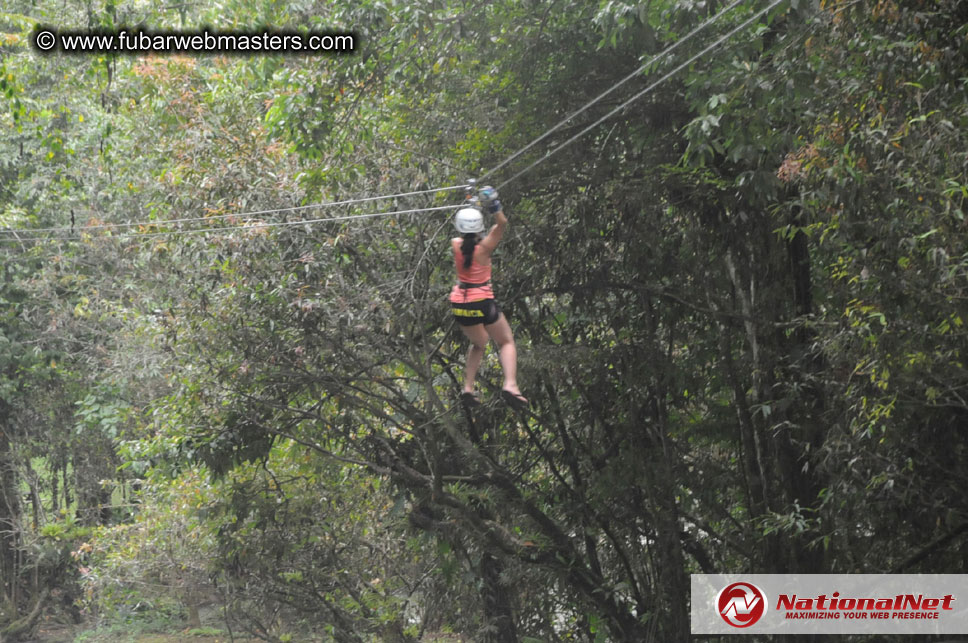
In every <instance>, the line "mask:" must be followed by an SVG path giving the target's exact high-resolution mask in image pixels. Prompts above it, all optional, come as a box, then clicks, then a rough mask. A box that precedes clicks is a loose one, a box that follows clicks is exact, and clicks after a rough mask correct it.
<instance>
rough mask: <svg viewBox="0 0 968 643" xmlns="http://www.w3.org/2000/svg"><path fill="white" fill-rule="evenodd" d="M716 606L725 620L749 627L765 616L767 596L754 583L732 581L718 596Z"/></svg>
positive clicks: (734, 624) (734, 625)
mask: <svg viewBox="0 0 968 643" xmlns="http://www.w3.org/2000/svg"><path fill="white" fill-rule="evenodd" d="M716 608H717V609H718V610H719V615H720V616H722V617H723V620H724V621H726V622H727V623H729V624H730V625H732V626H733V627H749V626H750V625H753V624H754V623H756V622H757V621H758V620H760V617H761V616H763V612H764V610H765V609H766V596H764V594H763V590H761V589H760V588H759V587H757V586H756V585H753V584H752V583H732V584H731V585H727V586H726V587H724V588H723V591H721V592H720V593H719V596H717V597H716Z"/></svg>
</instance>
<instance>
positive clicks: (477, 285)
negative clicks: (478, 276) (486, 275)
mask: <svg viewBox="0 0 968 643" xmlns="http://www.w3.org/2000/svg"><path fill="white" fill-rule="evenodd" d="M457 284H458V285H459V286H460V287H461V288H464V289H465V290H466V289H467V288H483V287H484V286H490V285H491V280H490V279H488V280H487V281H485V282H484V283H480V284H470V283H467V282H466V281H459V282H457Z"/></svg>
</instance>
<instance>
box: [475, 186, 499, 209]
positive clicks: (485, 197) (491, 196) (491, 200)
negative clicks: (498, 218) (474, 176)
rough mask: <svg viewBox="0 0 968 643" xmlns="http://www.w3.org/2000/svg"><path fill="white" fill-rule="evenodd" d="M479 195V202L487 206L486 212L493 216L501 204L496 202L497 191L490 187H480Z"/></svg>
mask: <svg viewBox="0 0 968 643" xmlns="http://www.w3.org/2000/svg"><path fill="white" fill-rule="evenodd" d="M479 194H480V195H481V201H482V202H483V204H484V205H485V206H487V211H488V212H490V213H491V214H494V213H495V212H497V211H498V210H500V209H501V202H500V201H498V200H497V190H495V189H494V188H492V187H491V186H490V185H485V186H484V187H482V188H481V190H480V192H479Z"/></svg>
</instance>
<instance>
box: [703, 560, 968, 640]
mask: <svg viewBox="0 0 968 643" xmlns="http://www.w3.org/2000/svg"><path fill="white" fill-rule="evenodd" d="M692 590H693V593H692V598H693V603H692V625H693V633H694V634H727V633H734V634H744V633H747V634H772V633H788V634H811V633H814V634H816V633H819V634H853V633H894V634H898V633H912V634H955V633H957V634H968V576H966V575H961V574H936V575H920V574H909V575H902V574H894V575H892V574H803V575H780V574H749V575H745V576H740V575H713V574H694V575H693V577H692Z"/></svg>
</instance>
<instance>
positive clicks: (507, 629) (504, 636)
mask: <svg viewBox="0 0 968 643" xmlns="http://www.w3.org/2000/svg"><path fill="white" fill-rule="evenodd" d="M503 568H504V566H503V565H502V564H501V561H500V560H498V559H497V558H495V557H493V556H491V555H490V554H488V553H485V554H484V556H483V557H482V558H481V578H482V580H483V581H484V589H483V594H484V596H483V598H484V622H485V627H486V630H485V634H484V638H483V639H482V640H483V641H484V642H485V643H516V642H517V640H518V634H517V628H515V626H514V612H513V610H512V609H511V601H510V599H509V596H508V591H507V590H506V589H505V588H504V586H503V584H502V582H501V571H502V570H503Z"/></svg>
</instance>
